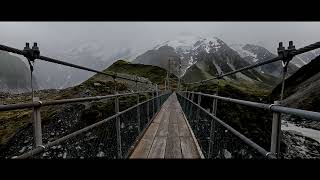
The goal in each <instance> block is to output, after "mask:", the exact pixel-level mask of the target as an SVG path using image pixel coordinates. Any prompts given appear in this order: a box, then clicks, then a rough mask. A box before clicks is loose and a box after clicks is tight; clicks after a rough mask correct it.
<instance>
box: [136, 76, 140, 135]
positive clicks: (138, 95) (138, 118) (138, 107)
mask: <svg viewBox="0 0 320 180" xmlns="http://www.w3.org/2000/svg"><path fill="white" fill-rule="evenodd" d="M136 92H137V104H139V103H140V102H139V97H140V94H139V90H138V81H137V80H136ZM137 123H138V132H139V133H140V131H141V129H140V106H139V105H138V106H137Z"/></svg>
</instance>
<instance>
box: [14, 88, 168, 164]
mask: <svg viewBox="0 0 320 180" xmlns="http://www.w3.org/2000/svg"><path fill="white" fill-rule="evenodd" d="M169 93H171V92H167V93H164V94H161V95H159V96H157V97H154V98H150V99H148V100H146V101H144V102H141V103H138V104H136V105H134V106H132V107H130V108H128V109H126V110H123V111H121V112H119V113H117V114H115V115H112V116H110V117H108V118H106V119H104V120H101V121H99V122H97V123H94V124H91V125H89V126H87V127H85V128H82V129H80V130H78V131H75V132H73V133H71V134H68V135H66V136H63V137H61V138H59V139H57V140H54V141H52V142H48V143H47V144H46V145H42V146H38V147H36V148H34V149H32V150H31V151H28V152H26V153H24V154H22V155H20V156H15V157H13V158H14V159H25V158H28V157H31V156H33V155H35V154H38V153H41V152H42V151H44V150H45V149H47V148H50V147H52V146H54V145H57V144H59V143H61V142H63V141H66V140H68V139H70V138H72V137H75V136H77V135H79V134H82V133H84V132H86V131H88V130H90V129H92V128H94V127H97V126H99V125H101V124H104V123H106V122H108V121H110V120H111V119H114V118H116V117H118V116H120V115H122V114H124V113H126V112H128V111H130V110H132V109H134V108H136V107H138V106H140V105H142V104H144V103H147V102H149V101H152V100H154V99H156V98H159V97H162V96H165V95H167V94H169Z"/></svg>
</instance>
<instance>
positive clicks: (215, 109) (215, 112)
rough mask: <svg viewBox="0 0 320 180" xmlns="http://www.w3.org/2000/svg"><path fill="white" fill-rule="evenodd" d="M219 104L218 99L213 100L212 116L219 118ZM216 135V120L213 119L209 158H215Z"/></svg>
mask: <svg viewBox="0 0 320 180" xmlns="http://www.w3.org/2000/svg"><path fill="white" fill-rule="evenodd" d="M216 95H217V94H216ZM217 102H218V99H216V98H213V100H212V114H213V115H214V116H217ZM214 134H215V120H214V119H212V120H211V125H210V141H209V155H208V156H209V158H212V156H213V149H214V147H213V146H214Z"/></svg>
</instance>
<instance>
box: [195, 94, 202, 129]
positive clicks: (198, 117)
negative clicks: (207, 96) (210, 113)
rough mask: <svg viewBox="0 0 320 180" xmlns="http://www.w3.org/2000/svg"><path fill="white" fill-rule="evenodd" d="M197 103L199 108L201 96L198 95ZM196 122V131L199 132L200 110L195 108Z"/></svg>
mask: <svg viewBox="0 0 320 180" xmlns="http://www.w3.org/2000/svg"><path fill="white" fill-rule="evenodd" d="M197 103H198V105H199V106H200V107H201V94H198V102H197ZM196 121H197V130H199V121H200V109H199V108H197V115H196Z"/></svg>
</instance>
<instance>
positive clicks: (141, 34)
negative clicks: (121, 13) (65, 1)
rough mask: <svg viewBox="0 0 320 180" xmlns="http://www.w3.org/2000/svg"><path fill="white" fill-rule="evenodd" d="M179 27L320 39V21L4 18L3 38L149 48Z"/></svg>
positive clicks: (225, 35)
mask: <svg viewBox="0 0 320 180" xmlns="http://www.w3.org/2000/svg"><path fill="white" fill-rule="evenodd" d="M180 33H192V34H195V35H198V36H216V37H218V38H220V39H222V40H223V41H225V42H226V43H227V44H230V43H253V44H259V45H263V46H265V47H266V48H267V49H269V50H271V51H274V52H275V50H276V48H277V45H278V42H279V41H283V42H284V44H285V46H287V44H288V41H289V40H293V41H294V44H295V45H296V47H297V48H299V47H301V46H304V45H308V44H310V43H314V42H316V41H319V40H320V22H0V44H5V45H9V46H14V47H17V48H23V46H24V44H25V42H26V41H29V42H34V41H37V42H38V44H39V46H40V50H41V49H46V50H50V49H55V50H61V49H64V48H67V47H77V45H78V44H79V43H81V42H87V41H96V42H99V43H102V44H104V45H105V46H106V47H107V49H108V51H109V52H108V53H113V52H116V51H117V50H118V49H119V48H133V49H138V50H139V49H140V50H141V49H150V48H153V47H154V46H155V45H157V43H160V42H164V41H166V40H170V39H173V38H174V37H175V36H177V35H178V34H180ZM41 52H43V51H41ZM43 54H46V53H45V52H43Z"/></svg>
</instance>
